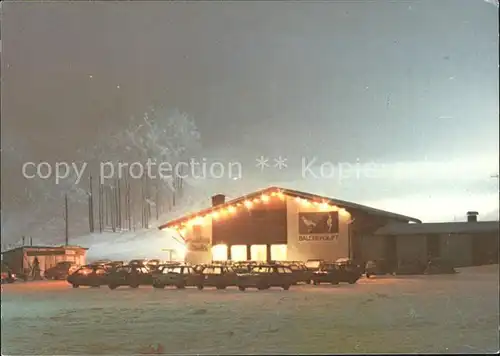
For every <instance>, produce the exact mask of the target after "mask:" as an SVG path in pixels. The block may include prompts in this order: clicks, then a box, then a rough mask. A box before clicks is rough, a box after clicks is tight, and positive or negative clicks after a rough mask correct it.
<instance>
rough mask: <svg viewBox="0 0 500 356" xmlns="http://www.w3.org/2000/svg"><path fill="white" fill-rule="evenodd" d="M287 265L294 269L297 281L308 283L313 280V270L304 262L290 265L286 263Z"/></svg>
mask: <svg viewBox="0 0 500 356" xmlns="http://www.w3.org/2000/svg"><path fill="white" fill-rule="evenodd" d="M285 266H286V267H289V268H290V269H291V270H292V273H293V276H294V280H295V283H294V284H297V283H306V284H311V280H312V275H313V272H312V271H311V270H309V269H307V267H306V266H305V265H304V264H301V263H292V264H289V265H285Z"/></svg>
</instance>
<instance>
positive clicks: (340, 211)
mask: <svg viewBox="0 0 500 356" xmlns="http://www.w3.org/2000/svg"><path fill="white" fill-rule="evenodd" d="M339 214H340V215H342V216H345V217H349V216H350V215H351V214H350V213H349V212H348V211H347V210H345V209H343V208H342V209H339Z"/></svg>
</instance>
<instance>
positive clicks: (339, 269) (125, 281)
mask: <svg viewBox="0 0 500 356" xmlns="http://www.w3.org/2000/svg"><path fill="white" fill-rule="evenodd" d="M362 273H363V269H362V268H361V267H360V266H358V265H356V264H354V263H352V261H351V260H349V259H341V260H337V261H335V262H327V261H322V260H311V261H308V262H307V263H303V262H298V261H279V262H278V261H274V262H266V263H264V262H256V261H245V262H213V263H211V264H201V265H190V264H183V263H177V262H167V263H161V262H158V263H157V262H156V261H155V262H154V263H151V261H147V260H142V261H141V260H133V261H130V262H129V263H128V264H121V263H120V262H119V261H115V262H111V261H106V262H104V261H100V262H96V263H93V264H90V265H86V266H82V267H80V268H79V269H77V270H76V271H74V272H73V273H71V274H70V275H69V276H68V277H67V281H68V283H70V284H71V285H72V286H73V287H74V288H78V287H80V286H92V287H98V286H102V285H107V286H108V287H109V288H110V289H116V288H118V287H120V286H128V287H132V288H137V287H139V286H140V285H151V286H153V287H154V288H156V289H163V288H165V287H167V286H173V287H176V288H178V289H183V288H185V287H196V288H198V289H200V290H201V289H204V288H205V287H215V288H216V289H226V288H227V287H231V286H234V287H237V288H238V289H239V290H241V291H244V290H246V289H247V288H257V289H259V290H264V289H269V288H271V287H279V288H282V289H284V290H288V289H289V288H290V287H291V286H292V285H296V284H299V283H306V284H311V283H312V284H315V285H316V284H320V283H330V284H339V283H341V282H346V283H350V284H354V283H356V281H357V280H358V279H359V278H360V277H361V275H362Z"/></svg>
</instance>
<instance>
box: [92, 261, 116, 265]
mask: <svg viewBox="0 0 500 356" xmlns="http://www.w3.org/2000/svg"><path fill="white" fill-rule="evenodd" d="M111 262H112V261H111V260H98V261H94V262H92V263H89V266H104V265H107V264H109V263H111Z"/></svg>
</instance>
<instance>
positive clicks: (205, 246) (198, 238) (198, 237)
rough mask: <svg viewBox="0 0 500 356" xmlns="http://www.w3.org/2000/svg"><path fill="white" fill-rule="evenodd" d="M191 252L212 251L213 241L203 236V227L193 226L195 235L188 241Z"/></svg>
mask: <svg viewBox="0 0 500 356" xmlns="http://www.w3.org/2000/svg"><path fill="white" fill-rule="evenodd" d="M186 243H187V248H188V250H189V251H200V252H206V251H210V247H211V246H210V245H211V239H210V238H209V237H205V236H203V235H202V231H201V226H196V225H195V226H193V235H192V237H191V238H190V239H189V240H187V241H186Z"/></svg>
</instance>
